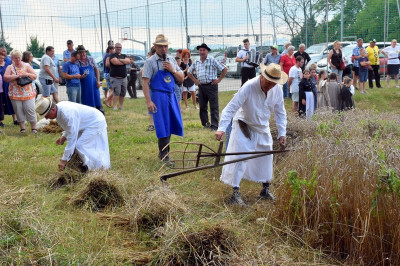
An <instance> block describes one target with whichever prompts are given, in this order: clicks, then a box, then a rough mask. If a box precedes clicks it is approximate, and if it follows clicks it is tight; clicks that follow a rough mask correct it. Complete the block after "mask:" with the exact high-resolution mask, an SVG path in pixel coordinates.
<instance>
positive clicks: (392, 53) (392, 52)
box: [383, 46, 400, 65]
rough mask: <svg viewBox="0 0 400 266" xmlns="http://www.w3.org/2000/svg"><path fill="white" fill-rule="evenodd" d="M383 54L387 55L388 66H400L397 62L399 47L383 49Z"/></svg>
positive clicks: (399, 62)
mask: <svg viewBox="0 0 400 266" xmlns="http://www.w3.org/2000/svg"><path fill="white" fill-rule="evenodd" d="M383 52H385V53H386V54H387V55H388V65H398V64H400V60H399V54H400V47H399V46H396V47H395V48H393V47H392V46H388V47H386V48H385V49H383Z"/></svg>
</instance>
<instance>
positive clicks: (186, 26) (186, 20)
mask: <svg viewBox="0 0 400 266" xmlns="http://www.w3.org/2000/svg"><path fill="white" fill-rule="evenodd" d="M185 30H186V48H187V49H189V47H190V43H189V37H188V36H189V30H188V15H187V0H185Z"/></svg>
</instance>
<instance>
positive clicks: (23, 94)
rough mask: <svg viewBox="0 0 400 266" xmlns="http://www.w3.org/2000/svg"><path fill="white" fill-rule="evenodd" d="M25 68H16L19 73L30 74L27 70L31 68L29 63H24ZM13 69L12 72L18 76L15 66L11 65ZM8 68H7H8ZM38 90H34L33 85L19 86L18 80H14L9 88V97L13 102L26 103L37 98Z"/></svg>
mask: <svg viewBox="0 0 400 266" xmlns="http://www.w3.org/2000/svg"><path fill="white" fill-rule="evenodd" d="M23 64H24V66H23V67H22V68H19V67H15V68H16V69H17V73H19V74H21V73H28V71H27V69H28V67H30V65H29V64H28V63H23ZM8 67H9V68H11V72H12V73H13V74H15V75H16V73H15V69H14V64H12V65H9V66H8ZM8 67H7V68H8ZM35 96H36V90H35V89H34V88H33V85H32V83H29V84H28V85H25V86H23V87H21V86H19V85H18V84H17V80H13V81H11V82H10V86H9V87H8V97H10V99H12V100H19V101H26V100H30V99H33V98H35Z"/></svg>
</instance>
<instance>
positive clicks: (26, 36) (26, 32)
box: [24, 16, 28, 43]
mask: <svg viewBox="0 0 400 266" xmlns="http://www.w3.org/2000/svg"><path fill="white" fill-rule="evenodd" d="M24 24H25V40H26V43H28V31H27V30H26V18H25V16H24Z"/></svg>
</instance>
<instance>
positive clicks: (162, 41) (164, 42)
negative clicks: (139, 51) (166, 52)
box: [153, 34, 171, 45]
mask: <svg viewBox="0 0 400 266" xmlns="http://www.w3.org/2000/svg"><path fill="white" fill-rule="evenodd" d="M168 44H171V43H170V42H168V38H167V37H165V36H164V34H158V35H157V37H156V41H155V42H153V45H168Z"/></svg>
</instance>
